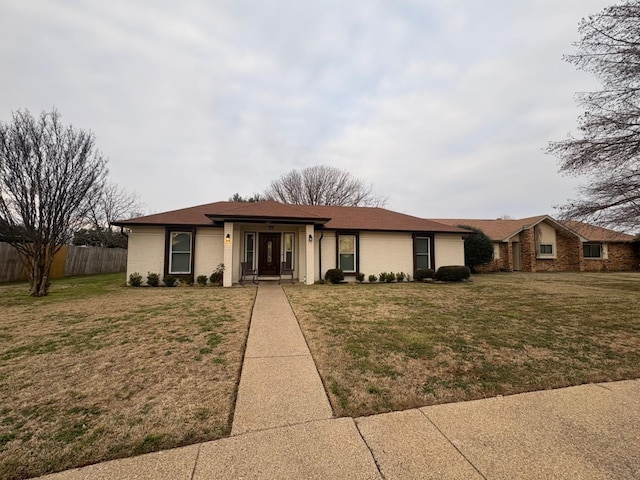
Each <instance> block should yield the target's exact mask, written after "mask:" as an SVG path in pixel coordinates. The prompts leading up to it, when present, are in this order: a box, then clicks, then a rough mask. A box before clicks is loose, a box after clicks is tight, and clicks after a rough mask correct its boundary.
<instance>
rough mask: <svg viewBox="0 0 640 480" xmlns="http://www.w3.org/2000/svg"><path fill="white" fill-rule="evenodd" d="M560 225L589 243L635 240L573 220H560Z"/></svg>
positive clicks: (619, 233)
mask: <svg viewBox="0 0 640 480" xmlns="http://www.w3.org/2000/svg"><path fill="white" fill-rule="evenodd" d="M560 223H562V224H563V225H565V226H567V227H568V228H570V229H571V230H573V231H574V232H577V233H578V234H580V235H582V236H583V237H585V238H586V239H587V240H588V241H590V242H633V241H634V240H635V237H634V236H633V235H629V234H626V233H621V232H616V231H615V230H609V229H608V228H602V227H597V226H595V225H590V224H588V223H583V222H577V221H575V220H561V221H560Z"/></svg>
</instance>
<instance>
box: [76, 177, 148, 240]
mask: <svg viewBox="0 0 640 480" xmlns="http://www.w3.org/2000/svg"><path fill="white" fill-rule="evenodd" d="M143 210H144V205H143V204H142V202H141V201H140V197H139V196H138V194H137V193H135V192H131V191H129V190H127V189H126V188H124V187H122V186H120V185H116V184H115V183H111V182H107V183H106V184H105V185H104V187H103V188H102V189H101V191H100V196H99V197H98V198H97V199H96V201H95V202H94V203H93V204H92V205H91V208H90V209H89V219H90V220H91V223H92V226H93V227H94V228H95V229H96V230H112V227H113V222H115V221H117V220H125V219H127V218H131V217H135V216H140V215H142V211H143Z"/></svg>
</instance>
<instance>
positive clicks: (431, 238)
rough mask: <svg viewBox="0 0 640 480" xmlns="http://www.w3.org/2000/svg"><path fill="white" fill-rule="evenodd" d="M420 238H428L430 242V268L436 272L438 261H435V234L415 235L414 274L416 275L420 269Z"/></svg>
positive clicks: (413, 236) (412, 238) (413, 238)
mask: <svg viewBox="0 0 640 480" xmlns="http://www.w3.org/2000/svg"><path fill="white" fill-rule="evenodd" d="M419 238H426V239H428V240H429V268H431V269H432V270H435V268H436V267H435V265H436V260H435V257H436V256H435V243H436V242H435V235H434V234H433V233H414V234H412V235H411V240H412V243H413V273H414V275H415V272H416V270H417V269H418V249H417V242H416V240H417V239H419Z"/></svg>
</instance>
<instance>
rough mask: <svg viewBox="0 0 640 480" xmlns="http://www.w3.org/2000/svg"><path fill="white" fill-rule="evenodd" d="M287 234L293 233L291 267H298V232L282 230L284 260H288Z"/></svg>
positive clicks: (292, 268)
mask: <svg viewBox="0 0 640 480" xmlns="http://www.w3.org/2000/svg"><path fill="white" fill-rule="evenodd" d="M287 235H291V265H289V268H290V269H291V270H294V269H295V268H296V234H295V232H282V261H283V263H284V262H286V261H287Z"/></svg>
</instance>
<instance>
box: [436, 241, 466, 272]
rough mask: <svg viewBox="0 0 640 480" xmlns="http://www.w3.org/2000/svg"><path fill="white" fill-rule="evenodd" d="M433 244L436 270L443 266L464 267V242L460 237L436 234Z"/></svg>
mask: <svg viewBox="0 0 640 480" xmlns="http://www.w3.org/2000/svg"><path fill="white" fill-rule="evenodd" d="M434 243H435V254H436V258H435V260H436V270H437V269H438V268H440V267H442V266H445V265H464V240H463V239H462V235H460V234H447V233H437V234H436V235H435V238H434Z"/></svg>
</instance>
